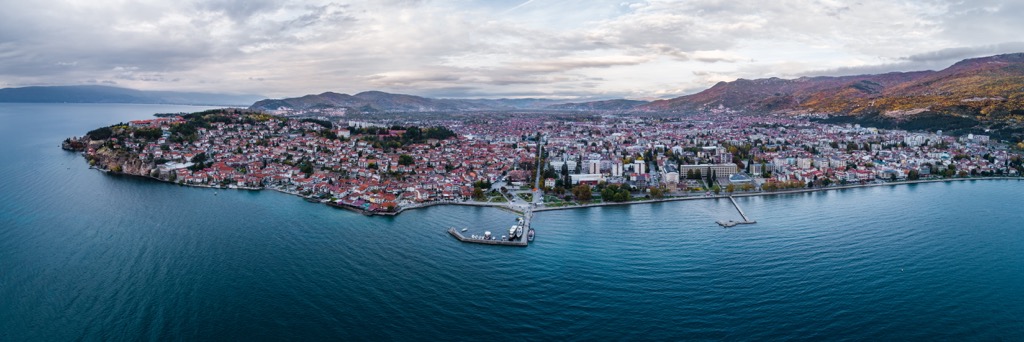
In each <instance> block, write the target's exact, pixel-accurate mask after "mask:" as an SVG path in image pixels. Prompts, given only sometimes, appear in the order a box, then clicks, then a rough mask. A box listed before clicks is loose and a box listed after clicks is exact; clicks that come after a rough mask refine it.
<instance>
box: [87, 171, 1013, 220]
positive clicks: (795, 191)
mask: <svg viewBox="0 0 1024 342" xmlns="http://www.w3.org/2000/svg"><path fill="white" fill-rule="evenodd" d="M89 168H91V169H96V170H98V171H100V172H103V173H105V174H108V175H118V176H121V175H123V176H133V177H140V178H145V179H150V180H155V181H159V182H162V183H168V184H174V185H178V186H185V187H195V188H207V189H223V190H247V191H261V190H272V191H276V192H279V193H283V194H288V195H294V196H298V197H300V198H302V199H304V200H307V201H308V200H311V199H314V198H313V197H310V196H303V195H302V194H299V193H297V192H292V191H287V190H284V189H278V188H272V187H269V188H268V187H262V188H250V187H237V186H235V187H218V186H210V185H201V184H181V183H175V182H170V181H167V180H163V179H160V178H156V177H152V176H148V175H136V174H130V173H123V172H117V173H115V172H112V171H110V170H106V169H103V168H99V167H95V166H90V167H89ZM977 180H1017V181H1021V180H1024V178H1022V177H975V178H944V179H923V180H914V181H896V182H885V183H871V184H852V185H841V186H834V187H826V188H810V189H807V188H804V189H789V190H780V191H771V192H765V191H759V192H744V193H732V194H719V195H713V196H685V197H669V198H659V199H645V200H637V201H629V202H608V203H588V204H577V205H566V206H561V207H536V208H533V212H543V211H555V210H571V209H586V208H594V207H608V206H626V205H637V204H651V203H663V202H677V201H694V200H707V199H723V198H729V197H756V196H778V195H789V194H800V193H811V192H825V191H833V190H846V189H858V188H871V187H879V186H898V185H908V184H922V183H948V182H964V181H977ZM316 202H317V203H323V204H325V205H327V206H329V207H332V208H338V209H344V210H350V211H353V212H357V213H360V214H363V215H366V216H397V215H398V214H401V213H403V212H405V211H407V210H415V209H422V208H429V207H433V206H440V205H454V206H466V207H492V208H496V209H501V210H506V211H510V212H512V213H516V214H522V211H520V210H516V208H515V206H514V205H512V204H511V203H507V202H503V203H494V202H477V201H465V202H459V201H441V202H428V203H419V204H415V205H412V206H406V207H401V208H398V209H397V210H395V211H393V212H375V211H368V210H364V209H362V208H358V207H354V206H350V205H346V204H341V203H333V202H330V201H326V202H324V201H320V200H317V201H316Z"/></svg>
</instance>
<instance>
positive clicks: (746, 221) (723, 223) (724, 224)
mask: <svg viewBox="0 0 1024 342" xmlns="http://www.w3.org/2000/svg"><path fill="white" fill-rule="evenodd" d="M729 200H730V201H732V205H733V206H734V207H736V211H738V212H739V213H740V217H742V218H743V221H733V220H728V221H718V222H716V223H718V225H720V226H722V227H726V228H729V227H735V226H736V225H739V224H754V223H757V221H751V220H750V219H748V218H747V214H745V213H743V209H741V208H740V205H739V204H738V203H736V199H735V198H733V197H732V196H729Z"/></svg>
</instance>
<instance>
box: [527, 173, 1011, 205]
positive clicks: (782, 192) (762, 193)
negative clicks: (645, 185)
mask: <svg viewBox="0 0 1024 342" xmlns="http://www.w3.org/2000/svg"><path fill="white" fill-rule="evenodd" d="M976 180H1009V181H1012V180H1017V181H1020V180H1024V178H1021V177H983V178H946V179H923V180H916V181H897V182H888V183H878V184H875V183H872V184H855V185H842V186H835V187H827V188H812V189H807V188H804V189H790V190H780V191H771V192H767V191H760V192H744V193H732V194H726V195H713V196H687V197H670V198H659V199H649V200H638V201H629V202H610V203H590V204H580V205H567V206H563V207H555V208H535V209H533V211H534V212H542V211H554V210H569V209H584V208H594V207H608V206H619V205H634V204H651V203H663V202H678V201H693V200H706V199H723V198H729V197H759V196H777V195H789V194H801V193H812V192H826V191H832V190H847V189H860V188H871V187H879V186H897V185H908V184H922V183H949V182H964V181H976Z"/></svg>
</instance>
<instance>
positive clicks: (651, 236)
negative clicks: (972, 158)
mask: <svg viewBox="0 0 1024 342" xmlns="http://www.w3.org/2000/svg"><path fill="white" fill-rule="evenodd" d="M200 109H203V108H200V107H182V106H140V105H82V104H74V105H71V104H68V105H64V104H57V105H54V104H42V105H40V104H32V105H29V104H0V144H2V146H3V148H2V149H0V340H4V341H23V340H153V339H161V340H167V339H173V340H267V339H289V340H317V339H332V340H353V339H356V340H359V339H374V340H377V339H393V340H424V339H440V338H446V339H465V340H513V339H523V338H530V339H593V340H599V339H600V340H604V339H658V340H680V339H757V340H765V339H801V340H820V339H850V340H926V339H943V340H1021V336H1024V254H1022V253H1024V210H1021V208H1022V205H1024V203H1022V202H1024V200H1022V194H1024V182H1018V181H970V182H957V183H937V184H921V185H904V186H892V187H878V188H867V189H852V190H843V191H833V192H824V193H813V194H799V195H785V196H775V197H758V198H740V199H737V201H738V202H739V204H740V205H741V206H742V207H743V208H744V211H746V213H747V214H748V216H750V217H751V218H752V219H755V220H757V221H758V223H757V224H755V225H751V226H739V227H736V228H732V229H722V228H719V227H718V226H717V225H715V223H714V221H715V220H720V219H737V218H738V215H737V214H736V213H735V210H734V209H733V208H732V207H731V205H730V204H729V203H728V201H724V200H702V201H687V202H674V203H662V204H653V205H636V206H628V207H607V208H593V209H585V210H569V211H553V212H543V213H539V214H538V215H537V216H536V218H535V223H534V226H535V227H536V229H537V240H536V242H535V243H533V244H531V245H530V247H528V248H510V247H494V246H481V245H469V244H462V243H459V242H457V241H455V240H454V239H452V238H451V237H450V236H448V235H447V234H446V233H445V229H446V228H447V227H449V226H457V227H468V228H470V229H471V232H475V233H480V232H482V231H483V230H485V229H489V230H494V231H500V229H501V227H507V226H508V225H510V224H512V223H513V221H514V218H515V216H514V215H513V214H510V213H507V212H504V211H501V210H496V209H489V208H464V207H434V208H429V209H424V210H415V211H411V212H407V213H405V214H402V215H400V216H398V217H394V218H381V217H372V218H370V217H364V216H361V215H358V214H354V213H351V212H348V211H344V210H336V209H332V208H329V207H326V206H322V205H316V204H310V203H306V202H304V201H302V200H300V199H298V198H295V197H291V196H288V195H283V194H278V193H274V192H251V191H224V190H219V191H215V190H209V189H193V188H185V187H180V186H176V185H170V184H164V183H158V182H154V181H149V180H144V179H138V178H131V177H115V176H107V175H104V174H102V173H100V172H97V171H93V170H89V169H88V168H87V165H86V163H85V161H84V160H83V158H82V157H81V156H79V155H77V154H74V153H68V152H64V151H62V150H60V148H59V147H58V145H59V143H60V141H61V140H63V138H65V137H67V136H72V135H82V134H84V132H86V131H88V130H91V129H93V128H96V127H99V126H103V125H109V124H113V123H116V122H119V121H126V120H131V119H140V118H146V117H148V116H149V115H150V114H151V113H154V112H177V111H196V110H200Z"/></svg>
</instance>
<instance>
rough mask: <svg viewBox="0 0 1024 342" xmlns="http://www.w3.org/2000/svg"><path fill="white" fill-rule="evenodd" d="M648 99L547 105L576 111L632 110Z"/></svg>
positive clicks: (551, 107)
mask: <svg viewBox="0 0 1024 342" xmlns="http://www.w3.org/2000/svg"><path fill="white" fill-rule="evenodd" d="M647 103H648V102H647V101H637V100H623V99H619V100H605V101H593V102H580V103H563V104H556V105H550V106H547V108H548V109H556V110H575V111H625V110H632V109H635V108H637V107H639V106H642V105H645V104H647Z"/></svg>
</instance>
